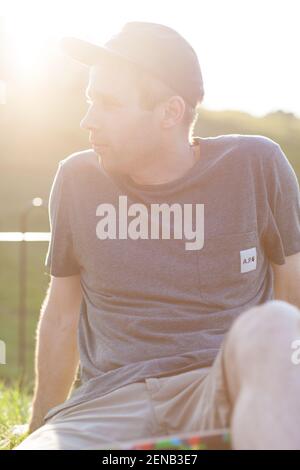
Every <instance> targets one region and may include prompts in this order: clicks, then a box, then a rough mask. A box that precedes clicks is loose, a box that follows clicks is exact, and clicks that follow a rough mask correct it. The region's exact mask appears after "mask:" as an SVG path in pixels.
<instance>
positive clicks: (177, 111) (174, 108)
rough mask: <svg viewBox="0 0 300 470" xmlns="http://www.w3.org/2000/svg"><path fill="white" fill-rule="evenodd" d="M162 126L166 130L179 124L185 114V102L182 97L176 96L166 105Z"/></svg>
mask: <svg viewBox="0 0 300 470" xmlns="http://www.w3.org/2000/svg"><path fill="white" fill-rule="evenodd" d="M163 111H164V114H163V117H162V125H163V127H164V128H168V127H173V126H175V125H176V124H178V123H179V122H180V121H181V120H182V118H183V116H184V112H185V102H184V99H183V98H182V97H181V96H178V95H174V96H172V97H171V98H169V99H168V101H166V102H165V103H164V106H163Z"/></svg>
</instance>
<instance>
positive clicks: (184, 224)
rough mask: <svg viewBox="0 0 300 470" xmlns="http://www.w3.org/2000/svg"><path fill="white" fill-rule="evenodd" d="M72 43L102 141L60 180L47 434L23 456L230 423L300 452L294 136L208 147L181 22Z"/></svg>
mask: <svg viewBox="0 0 300 470" xmlns="http://www.w3.org/2000/svg"><path fill="white" fill-rule="evenodd" d="M64 49H65V50H66V51H67V52H68V53H69V54H70V55H71V56H72V57H73V58H75V59H77V60H80V61H81V62H83V63H85V64H87V65H89V66H90V67H91V73H90V81H89V85H88V89H87V96H88V100H89V109H88V112H87V114H86V116H85V118H84V119H83V121H82V123H81V126H82V127H83V128H85V129H87V130H88V131H89V133H90V142H91V144H92V146H93V150H88V151H84V152H79V153H76V154H74V155H71V156H70V157H68V158H66V159H65V160H63V161H62V162H60V165H59V169H58V172H57V175H56V177H55V180H54V183H53V187H52V191H51V197H50V222H51V232H52V237H51V242H50V245H49V249H48V254H47V260H46V264H47V266H48V267H49V270H50V274H51V282H50V287H49V292H48V295H47V297H46V300H45V303H44V305H43V308H42V314H41V319H40V322H39V328H38V341H37V360H36V361H37V362H36V369H37V370H36V373H37V378H36V380H37V382H36V390H35V396H34V400H33V411H32V417H31V422H30V431H31V433H32V434H31V435H30V436H29V437H28V438H27V439H25V441H24V442H23V443H22V444H21V445H20V446H18V449H80V448H81V449H97V448H101V446H105V445H109V443H113V442H114V443H118V442H124V441H132V440H134V439H142V438H148V437H153V436H156V437H159V436H162V435H166V434H176V433H183V432H194V431H195V432H196V431H205V430H211V429H220V428H226V427H229V426H230V428H231V432H232V439H233V446H234V447H235V448H280V447H282V448H300V441H299V433H298V422H299V418H300V399H299V397H300V368H299V367H300V366H299V367H297V361H296V362H295V361H293V360H292V357H293V356H292V355H293V353H295V350H294V349H293V348H294V347H295V345H296V346H297V344H298V343H297V340H299V339H300V314H299V306H300V296H299V282H300V254H299V252H300V201H299V187H298V183H297V179H296V176H295V173H294V171H293V169H292V168H291V166H290V164H289V162H288V160H287V158H286V157H285V155H284V153H283V152H282V150H281V148H280V146H279V145H278V144H276V143H275V142H273V141H272V140H270V139H268V138H266V137H263V136H242V135H226V136H218V137H215V138H200V137H195V138H194V139H191V134H190V131H191V128H192V125H193V121H194V117H195V110H196V109H197V107H198V106H199V104H200V103H201V102H202V99H203V93H204V92H203V84H202V76H201V71H200V67H199V63H198V59H197V57H196V54H195V52H194V51H193V49H192V48H191V46H190V45H189V44H188V43H187V42H186V41H185V39H184V38H182V36H180V35H179V34H178V33H177V32H175V31H174V30H172V29H171V28H168V27H166V26H163V25H158V24H153V23H142V22H132V23H127V24H126V25H125V27H124V28H123V29H122V31H121V32H120V33H119V34H118V35H115V36H113V38H112V39H111V40H110V41H108V42H107V43H106V45H105V46H104V47H100V46H95V45H91V44H88V43H85V42H83V41H80V40H76V39H66V40H65V41H64ZM79 312H80V314H79ZM77 330H78V341H77ZM78 350H79V353H78ZM79 357H80V372H81V381H82V385H81V386H80V387H79V388H78V389H76V390H75V392H74V393H73V395H72V396H71V397H70V398H69V399H68V400H66V399H67V397H68V394H69V391H70V388H71V385H72V382H73V380H74V376H75V373H76V370H77V366H78V359H79Z"/></svg>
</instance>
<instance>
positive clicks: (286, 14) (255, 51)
mask: <svg viewBox="0 0 300 470" xmlns="http://www.w3.org/2000/svg"><path fill="white" fill-rule="evenodd" d="M299 13H300V1H299V0H284V1H282V0H251V1H249V0H185V1H178V0H151V1H150V0H107V1H105V2H104V1H101V0H84V1H82V0H77V1H75V0H72V1H70V0H59V1H57V0H43V1H40V0H26V1H24V0H0V16H2V17H3V18H4V20H5V30H6V33H7V37H8V39H9V41H10V46H11V49H10V50H11V51H12V54H13V60H14V62H15V63H16V64H17V66H18V68H19V70H20V73H21V74H24V77H26V79H27V80H32V81H33V80H35V79H36V78H35V77H36V72H37V71H38V70H39V67H41V66H42V65H41V64H42V51H43V50H44V48H45V47H47V48H50V49H53V50H56V49H57V50H58V46H57V44H58V41H59V39H60V38H61V37H63V36H76V37H79V38H82V39H86V40H89V41H93V42H97V43H99V44H103V43H104V42H105V41H107V40H108V39H109V38H110V37H111V36H112V35H113V34H115V33H117V32H118V31H119V30H120V29H121V27H122V26H123V25H124V23H126V22H128V21H150V22H156V23H162V24H165V25H167V26H170V27H172V28H174V29H176V30H177V31H178V32H179V33H180V34H182V35H183V36H184V37H185V38H186V39H187V40H188V41H189V42H190V44H191V45H192V46H193V48H194V49H195V51H196V53H197V55H198V58H199V62H200V65H201V69H202V74H203V79H204V88H205V97H204V101H203V106H204V107H205V108H208V109H215V110H223V109H234V110H241V111H245V112H249V113H251V114H253V115H256V116H262V115H264V114H266V113H269V112H272V111H276V110H278V109H281V110H283V111H286V112H292V113H294V114H296V115H297V116H298V117H300V93H299V84H300V61H299V55H300V54H299V46H300V28H299V17H300V15H299ZM0 79H1V77H0Z"/></svg>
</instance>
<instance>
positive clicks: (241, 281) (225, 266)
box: [198, 231, 262, 308]
mask: <svg viewBox="0 0 300 470" xmlns="http://www.w3.org/2000/svg"><path fill="white" fill-rule="evenodd" d="M261 264H262V260H261V251H260V245H259V240H258V236H257V232H256V231H252V232H244V233H234V234H230V235H220V236H217V237H214V238H208V239H205V241H204V246H203V248H202V250H201V251H199V253H198V266H199V287H200V296H201V299H202V300H203V301H205V302H207V303H211V304H213V305H214V306H215V307H216V308H234V307H237V306H239V305H242V304H244V303H246V302H247V301H248V300H250V299H251V298H252V297H254V295H255V294H256V292H257V289H258V288H259V284H260V271H261Z"/></svg>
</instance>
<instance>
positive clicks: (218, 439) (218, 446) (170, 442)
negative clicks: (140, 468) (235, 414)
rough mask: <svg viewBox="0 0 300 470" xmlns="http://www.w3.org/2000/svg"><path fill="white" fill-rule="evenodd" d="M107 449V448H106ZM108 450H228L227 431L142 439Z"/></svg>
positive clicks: (220, 430)
mask: <svg viewBox="0 0 300 470" xmlns="http://www.w3.org/2000/svg"><path fill="white" fill-rule="evenodd" d="M107 448H108V447H107ZM109 449H127V450H163V449H178V450H229V449H231V445H230V434H229V429H219V430H215V431H209V432H205V433H203V432H202V433H195V432H194V433H185V434H177V435H172V436H171V435H169V436H159V437H157V438H156V439H154V438H150V439H143V440H137V441H131V442H123V443H118V444H112V445H110V446H109Z"/></svg>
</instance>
